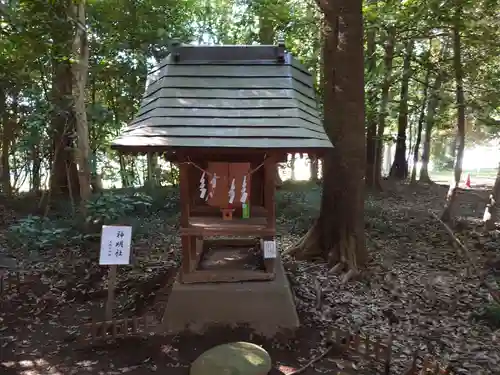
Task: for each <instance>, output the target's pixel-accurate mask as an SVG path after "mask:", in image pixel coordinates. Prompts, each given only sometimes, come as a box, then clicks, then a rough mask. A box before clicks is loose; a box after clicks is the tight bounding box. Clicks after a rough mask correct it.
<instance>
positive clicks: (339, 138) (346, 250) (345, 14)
mask: <svg viewBox="0 0 500 375" xmlns="http://www.w3.org/2000/svg"><path fill="white" fill-rule="evenodd" d="M330 4H332V3H330ZM333 4H334V5H335V7H332V8H330V9H329V12H328V13H327V17H326V21H327V25H328V30H327V31H326V32H327V33H328V34H327V37H326V38H325V47H324V69H325V76H324V77H325V106H324V111H325V113H324V115H325V116H324V117H325V130H326V132H327V134H328V136H329V137H330V139H331V140H332V142H333V143H334V144H335V145H336V147H335V148H334V149H332V150H331V151H330V152H329V153H328V154H327V155H326V156H325V157H324V159H323V195H322V202H321V212H320V216H319V218H318V220H317V221H316V224H315V225H314V226H313V227H312V228H311V230H310V231H309V232H308V234H307V235H306V236H305V237H304V239H303V240H302V242H301V243H300V244H299V245H298V246H297V247H296V248H294V249H291V253H293V254H295V255H297V256H299V257H301V258H309V257H315V256H317V255H321V256H323V257H326V258H328V260H329V264H330V265H335V269H336V270H341V269H344V268H346V267H347V269H348V272H347V273H346V274H345V275H344V277H343V281H347V280H348V279H349V278H350V277H351V276H352V274H353V273H355V272H356V271H357V270H358V267H360V266H362V265H364V264H365V262H366V260H367V252H366V247H365V239H364V219H363V218H364V174H365V168H364V167H365V162H366V150H365V129H364V128H365V126H364V67H363V65H364V61H363V20H362V1H361V0H337V1H335V2H333ZM333 4H332V5H333ZM337 10H338V13H337ZM339 42H340V44H339ZM339 93H341V94H340V95H339Z"/></svg>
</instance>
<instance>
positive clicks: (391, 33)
mask: <svg viewBox="0 0 500 375" xmlns="http://www.w3.org/2000/svg"><path fill="white" fill-rule="evenodd" d="M395 37H396V30H395V29H394V28H393V27H391V28H390V29H389V30H388V32H387V39H386V41H385V44H384V51H385V52H384V67H385V68H384V69H385V72H384V80H383V82H382V93H381V95H380V110H379V113H378V129H377V142H376V150H375V156H376V160H375V175H376V179H377V180H378V183H379V184H380V176H381V175H382V155H383V152H384V144H385V142H384V132H385V121H386V119H387V114H388V106H389V94H390V90H391V85H392V64H393V61H394V42H395Z"/></svg>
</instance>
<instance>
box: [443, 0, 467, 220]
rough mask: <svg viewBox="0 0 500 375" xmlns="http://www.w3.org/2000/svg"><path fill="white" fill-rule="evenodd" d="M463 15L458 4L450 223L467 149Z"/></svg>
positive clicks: (446, 211)
mask: <svg viewBox="0 0 500 375" xmlns="http://www.w3.org/2000/svg"><path fill="white" fill-rule="evenodd" d="M461 16H462V9H461V6H460V5H459V6H457V9H456V14H455V23H454V25H453V67H454V70H455V81H456V82H455V84H456V89H455V91H456V101H457V109H458V116H457V138H456V140H457V153H456V157H455V168H454V177H455V181H454V182H453V183H452V184H450V188H449V190H448V194H447V195H446V203H445V206H444V210H443V213H442V214H441V220H443V221H444V222H445V223H450V222H451V221H452V220H453V219H454V206H455V201H456V197H457V191H458V186H459V184H460V178H461V177H462V163H463V158H464V149H465V96H464V87H463V76H464V73H463V67H462V41H461V36H460V22H461Z"/></svg>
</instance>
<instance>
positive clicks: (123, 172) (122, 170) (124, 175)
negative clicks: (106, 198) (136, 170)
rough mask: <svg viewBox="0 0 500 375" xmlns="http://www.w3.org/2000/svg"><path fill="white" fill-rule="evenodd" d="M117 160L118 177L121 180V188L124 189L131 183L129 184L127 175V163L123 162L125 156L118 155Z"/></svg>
mask: <svg viewBox="0 0 500 375" xmlns="http://www.w3.org/2000/svg"><path fill="white" fill-rule="evenodd" d="M118 159H119V162H120V177H121V180H122V187H124V188H125V187H129V186H131V183H130V176H129V173H128V171H127V162H126V160H125V156H124V155H123V154H121V153H120V154H119V155H118Z"/></svg>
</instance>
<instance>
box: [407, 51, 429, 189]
mask: <svg viewBox="0 0 500 375" xmlns="http://www.w3.org/2000/svg"><path fill="white" fill-rule="evenodd" d="M430 47H431V46H430V45H429V52H428V53H427V57H426V63H427V73H426V74H425V82H424V87H423V90H422V91H423V92H422V106H421V107H420V115H419V116H418V126H417V139H416V140H415V146H414V149H413V168H412V170H411V178H410V182H411V183H412V184H414V183H415V182H416V181H417V165H418V154H419V151H420V143H421V142H422V130H423V127H424V120H425V107H426V106H427V102H428V92H429V84H430V80H431V72H432V67H431V64H430V53H431V52H430Z"/></svg>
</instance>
